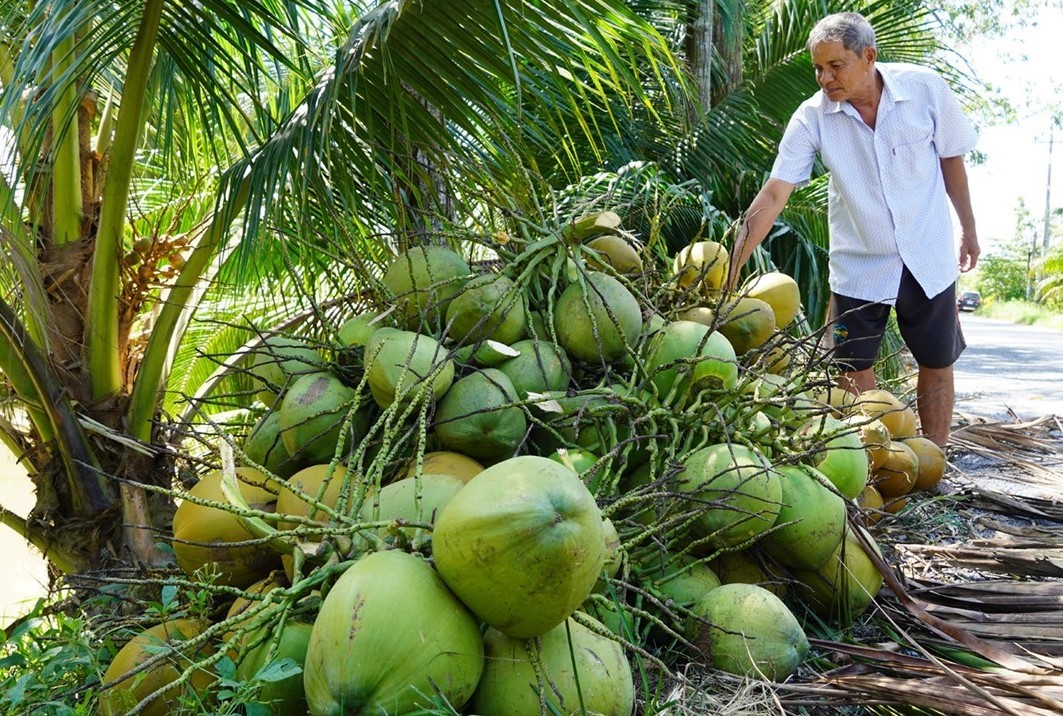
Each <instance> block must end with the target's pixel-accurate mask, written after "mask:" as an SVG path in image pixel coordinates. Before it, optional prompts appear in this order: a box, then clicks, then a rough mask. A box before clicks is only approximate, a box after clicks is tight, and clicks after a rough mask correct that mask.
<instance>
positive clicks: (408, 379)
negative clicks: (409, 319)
mask: <svg viewBox="0 0 1063 716" xmlns="http://www.w3.org/2000/svg"><path fill="white" fill-rule="evenodd" d="M365 372H366V375H367V376H368V378H367V379H368V382H369V389H370V391H372V393H373V399H374V400H376V402H377V404H378V405H380V407H381V408H387V407H389V406H390V405H391V404H392V403H394V402H395V401H396V400H400V401H402V404H403V405H404V406H406V405H407V404H408V403H410V402H413V401H418V400H419V399H421V398H423V397H425V396H426V395H427V397H429V398H431V399H433V400H438V399H439V398H440V397H442V395H443V394H444V393H446V392H447V390H449V389H450V386H451V384H452V383H453V382H454V362H453V361H452V360H450V359H449V358H448V357H447V351H446V349H445V348H443V346H442V345H440V343H439V342H438V341H436V340H435V339H434V338H430V337H428V336H426V335H423V334H420V333H414V332H413V331H402V330H399V329H397V328H380V329H378V330H376V331H374V332H373V334H372V335H371V336H369V341H368V342H367V343H366V347H365ZM426 381H430V382H429V383H427V385H426Z"/></svg>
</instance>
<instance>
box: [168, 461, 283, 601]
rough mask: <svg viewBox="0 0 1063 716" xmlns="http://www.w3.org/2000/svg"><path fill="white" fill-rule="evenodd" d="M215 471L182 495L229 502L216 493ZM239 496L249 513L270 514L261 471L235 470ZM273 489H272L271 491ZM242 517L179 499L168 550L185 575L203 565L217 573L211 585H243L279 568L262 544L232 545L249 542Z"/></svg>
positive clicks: (218, 475) (272, 500) (273, 498)
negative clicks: (170, 546)
mask: <svg viewBox="0 0 1063 716" xmlns="http://www.w3.org/2000/svg"><path fill="white" fill-rule="evenodd" d="M222 476H223V473H222V471H221V470H215V471H213V472H209V473H207V474H206V475H204V476H203V477H202V478H200V480H199V482H197V483H196V484H195V485H193V486H192V489H190V490H189V491H188V494H189V495H190V496H191V497H193V498H195V499H197V500H204V501H210V502H214V503H218V504H220V505H227V504H229V501H228V499H227V498H226V497H225V493H224V492H223V491H222ZM236 478H237V480H236V483H237V487H238V488H239V491H240V495H241V496H242V497H243V499H244V501H245V502H247V504H248V506H249V507H250V508H251V509H256V510H263V511H272V510H273V509H274V506H275V505H276V502H277V495H276V493H275V492H273V491H272V490H271V489H270V488H272V483H270V482H269V480H268V479H267V478H266V476H265V475H264V474H262V472H260V471H258V470H256V469H254V468H250V467H238V468H236ZM272 489H276V488H272ZM254 537H255V534H254V533H253V532H251V530H250V529H248V527H247V526H246V524H245V523H244V521H243V519H241V518H240V517H239V516H237V515H236V514H235V513H234V512H232V511H229V510H227V509H224V508H223V507H213V506H210V505H206V504H197V503H196V502H193V501H191V500H183V501H182V502H181V504H179V505H178V506H177V510H176V511H175V512H174V516H173V551H174V557H175V558H176V559H177V566H178V567H180V568H181V570H182V571H183V572H184V573H185V574H188V575H192V574H193V573H194V572H195V571H196V570H197V569H200V568H201V567H204V566H205V565H208V564H213V565H215V567H216V568H217V570H218V577H217V583H218V584H223V585H227V586H231V587H247V586H249V585H251V584H254V583H255V582H257V581H258V580H260V579H262V578H263V577H265V576H266V575H267V574H269V573H270V571H271V570H273V569H275V568H277V567H279V566H280V557H279V556H278V555H277V554H276V553H275V552H273V551H272V550H270V549H267V548H264V547H262V545H236V544H233V543H239V542H246V541H248V540H251V539H254Z"/></svg>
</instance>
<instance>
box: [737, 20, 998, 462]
mask: <svg viewBox="0 0 1063 716" xmlns="http://www.w3.org/2000/svg"><path fill="white" fill-rule="evenodd" d="M808 50H809V52H810V53H811V55H812V65H813V67H814V68H815V71H816V80H817V82H818V83H819V86H820V89H821V91H820V92H818V93H817V94H816V95H815V96H814V97H812V98H810V99H808V100H806V101H805V102H804V103H803V104H802V105H801V106H800V107H799V108H798V109H797V111H796V112H795V113H794V115H793V117H791V119H790V122H789V124H788V126H787V128H786V132H785V134H784V135H783V138H782V141H781V143H780V144H779V152H778V156H777V157H776V160H775V165H774V166H773V168H772V172H771V177H770V178H769V179H768V181H767V182H765V184H764V186H763V187H762V188H761V190H760V192H759V193H758V194H757V196H756V198H755V199H754V200H753V202H752V203H751V204H750V206H749V209H748V210H747V212H746V217H745V221H744V223H743V225H742V227H741V229H740V230H739V233H738V236H737V239H736V241H735V246H734V248H733V251H732V255H731V276H730V283H729V285H733V283H734V281H735V278H736V277H737V275H738V271H739V270H740V269H741V267H742V265H743V264H745V262H746V261H747V260H748V259H749V256H750V255H751V254H752V253H753V250H754V249H755V248H756V247H757V246H759V245H760V243H761V242H762V241H763V240H764V237H765V236H767V234H768V231H769V230H770V229H771V227H772V224H773V223H774V222H775V219H776V218H777V217H778V216H779V213H780V212H781V211H782V209H783V207H784V206H785V205H786V202H787V200H788V199H789V198H790V194H791V193H792V192H793V190H794V188H795V187H798V186H803V185H804V184H806V183H808V180H809V178H810V177H811V174H812V166H813V163H814V161H815V159H816V157H817V156H818V157H819V158H820V159H821V160H822V162H823V165H824V166H825V167H826V168H827V169H828V170H829V171H830V184H829V218H830V288H831V315H830V320H831V321H832V323H833V326H834V340H835V354H834V360H835V363H836V365H837V366H838V368H839V371H840V375H839V385H840V386H842V387H844V388H846V389H847V390H850V391H852V392H861V391H864V390H870V389H872V388H874V387H875V375H874V372H873V369H872V365H873V363H874V360H875V357H876V356H877V354H878V348H879V345H880V343H881V341H882V335H883V333H884V332H885V328H886V321H887V319H888V317H889V313H890V310H891V307H892V309H893V310H896V312H897V323H898V326H899V327H900V331H901V336H902V337H903V338H904V341H905V344H906V345H907V346H908V348H909V350H911V352H912V355H913V356H914V357H915V360H916V362H917V363H918V365H919V375H918V383H917V386H916V395H917V409H918V413H919V421H920V426H921V430H922V432H923V433H924V434H925V435H927V436H928V437H929V438H930V439H931V440H933V441H934V442H935V443H937V444H938V445H941V446H944V445H945V443H946V442H947V441H948V437H949V430H950V428H951V425H952V407H953V400H954V387H953V374H952V365H953V363H954V362H955V361H956V359H957V358H958V357H959V355H960V353H961V352H962V351H963V349H964V348H965V346H966V344H965V343H964V340H963V335H962V333H961V331H960V326H959V320H958V315H957V311H956V278H957V275H958V270H959V271H969V270H970V269H972V268H974V266H975V264H976V263H977V260H978V254H979V248H978V238H977V235H976V233H975V222H974V214H973V212H972V211H971V200H970V194H969V191H968V187H967V172H966V169H965V168H964V164H963V155H964V154H965V153H966V152H968V151H970V150H971V149H972V148H973V147H974V144H975V141H976V139H977V134H976V132H975V131H974V129H973V128H972V127H971V124H970V123H969V122H968V121H967V119H966V117H964V114H963V111H962V109H961V108H960V105H959V102H958V101H957V100H956V97H955V96H954V95H953V93H952V91H951V90H950V89H949V87H948V86H947V85H946V83H945V81H944V80H943V79H942V78H941V77H939V76H938V75H937V74H936V73H934V72H933V71H931V70H929V69H926V68H923V67H919V66H916V65H910V64H897V63H885V62H883V63H879V62H876V60H877V59H878V50H877V49H876V46H875V32H874V30H873V29H872V27H871V25H870V24H869V23H868V22H867V20H866V19H864V17H863V16H861V15H858V14H856V13H848V12H847V13H838V14H836V15H830V16H828V17H826V18H824V19H823V20H821V21H820V22H819V23H818V24H817V25H816V26H815V28H813V30H812V32H811V33H810V34H809V37H808ZM949 200H951V202H952V206H953V207H954V208H955V210H956V215H957V216H958V218H959V221H960V227H961V230H962V238H961V241H960V249H959V261H958V262H957V256H956V249H955V244H954V241H953V236H954V232H953V226H952V217H951V216H950V213H949V207H948V202H949Z"/></svg>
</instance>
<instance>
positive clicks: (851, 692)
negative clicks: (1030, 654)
mask: <svg viewBox="0 0 1063 716" xmlns="http://www.w3.org/2000/svg"><path fill="white" fill-rule="evenodd" d="M811 643H812V645H813V646H814V647H815V648H816V649H818V650H822V651H824V652H831V653H833V654H835V655H836V658H837V657H842V658H844V659H845V660H847V661H849V662H850V663H848V664H846V665H844V666H841V667H839V668H837V669H834V670H832V671H829V672H827V673H825V674H823V675H822V676H821V683H819V684H780V685H777V686H776V688H777V689H778V691H779V693H780V699H781V700H782V702H783V704H784V705H785V706H786V707H787V708H788V709H792V708H796V707H805V708H807V707H809V706H821V707H823V706H830V705H833V706H835V707H837V706H839V705H843V704H854V703H862V704H864V705H891V704H892V705H898V706H901V705H903V706H906V707H909V709H908V710H910V707H916V708H920V709H927V710H931V711H933V712H937V713H943V714H960V715H961V716H990V715H994V714H1010V715H1011V716H1017V715H1019V714H1023V715H1026V714H1045V715H1047V714H1060V713H1063V675H1060V674H1058V673H1056V674H1038V675H1034V674H1019V673H1017V672H1012V671H1008V670H1003V669H1001V670H997V671H986V670H983V669H977V668H972V667H968V666H963V665H960V664H951V663H945V662H944V661H942V660H940V659H936V658H934V657H933V656H929V655H924V656H913V655H911V654H909V653H900V652H899V651H898V650H897V647H896V645H889V646H887V647H885V648H876V647H870V646H860V645H853V644H840V643H836V642H829V641H820V640H811Z"/></svg>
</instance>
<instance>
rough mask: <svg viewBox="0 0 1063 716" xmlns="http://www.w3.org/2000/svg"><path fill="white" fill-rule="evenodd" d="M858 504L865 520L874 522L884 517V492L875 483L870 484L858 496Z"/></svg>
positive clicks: (869, 522) (870, 522)
mask: <svg viewBox="0 0 1063 716" xmlns="http://www.w3.org/2000/svg"><path fill="white" fill-rule="evenodd" d="M856 504H857V505H859V506H860V511H861V512H862V513H863V516H864V521H865V522H867V523H868V524H874V523H875V522H878V521H879V520H881V519H882V509H883V504H884V503H883V500H882V493H880V492H879V491H878V489H876V488H875V486H874V485H868V486H867V487H865V488H864V491H863V492H861V493H860V494H859V495H858V496H857V498H856Z"/></svg>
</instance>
